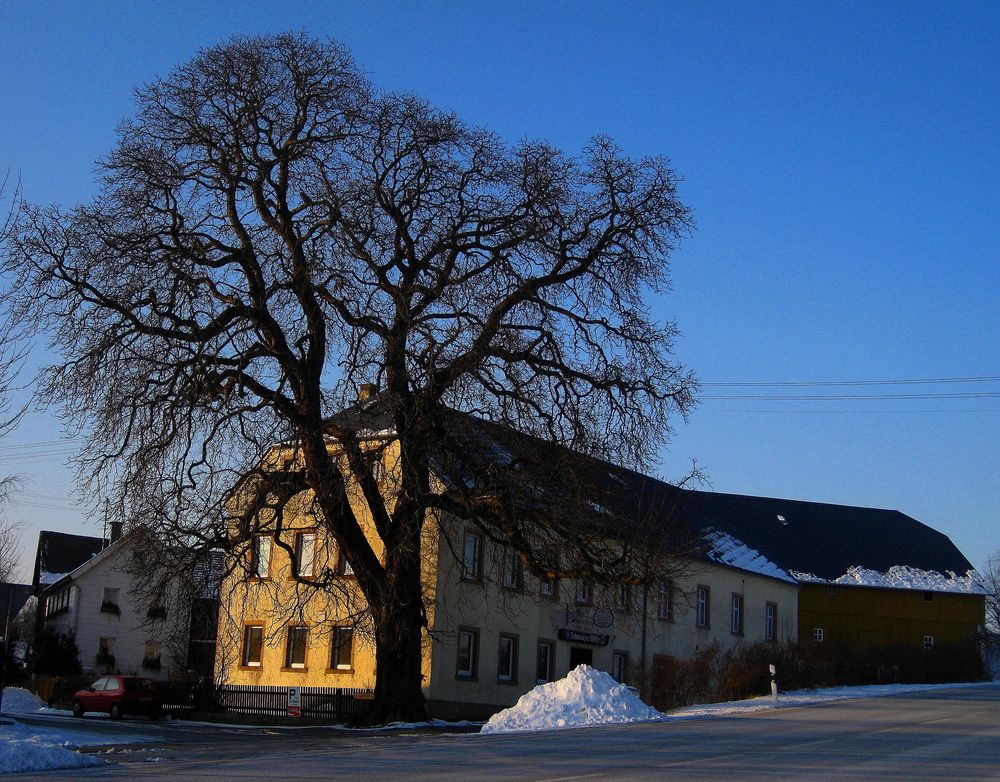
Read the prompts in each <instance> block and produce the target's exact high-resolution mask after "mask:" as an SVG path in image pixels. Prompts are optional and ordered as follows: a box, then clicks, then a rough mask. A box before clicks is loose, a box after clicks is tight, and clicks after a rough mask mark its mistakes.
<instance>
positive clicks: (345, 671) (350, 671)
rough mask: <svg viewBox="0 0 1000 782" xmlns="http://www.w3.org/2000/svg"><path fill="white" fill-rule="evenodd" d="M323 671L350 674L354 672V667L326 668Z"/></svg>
mask: <svg viewBox="0 0 1000 782" xmlns="http://www.w3.org/2000/svg"><path fill="white" fill-rule="evenodd" d="M296 670H301V669H296ZM324 673H340V674H344V673H347V674H352V673H354V669H353V668H327V669H326V671H324Z"/></svg>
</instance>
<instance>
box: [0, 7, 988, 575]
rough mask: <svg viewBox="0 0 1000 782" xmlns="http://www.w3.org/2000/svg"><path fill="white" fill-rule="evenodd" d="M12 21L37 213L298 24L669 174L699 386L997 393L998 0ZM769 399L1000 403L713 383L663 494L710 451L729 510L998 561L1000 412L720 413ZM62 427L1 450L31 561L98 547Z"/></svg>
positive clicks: (146, 11)
mask: <svg viewBox="0 0 1000 782" xmlns="http://www.w3.org/2000/svg"><path fill="white" fill-rule="evenodd" d="M0 19H2V20H3V23H2V24H0V142H2V143H0V170H3V169H5V168H7V167H9V168H10V169H11V170H12V171H13V172H14V173H15V174H19V175H20V177H21V181H22V184H23V187H24V191H25V194H26V196H27V197H28V198H29V199H31V200H34V201H42V202H49V201H58V202H73V201H77V200H83V199H87V198H88V197H89V196H90V195H92V194H93V192H94V179H93V161H94V160H95V159H96V158H97V157H98V156H100V155H102V154H104V153H105V152H107V151H108V150H109V149H110V148H111V146H112V144H113V142H114V127H115V125H116V123H117V122H118V121H119V120H120V119H121V118H123V117H125V116H127V115H128V114H129V113H130V112H131V110H132V108H131V88H132V87H133V86H134V85H137V84H139V83H142V82H144V81H146V80H148V79H150V78H151V77H152V76H154V75H156V74H164V73H166V72H167V71H168V70H169V69H170V68H171V67H172V66H174V65H177V64H180V63H182V62H184V61H186V60H188V59H189V58H190V57H192V56H193V55H194V54H195V53H196V52H197V50H198V49H199V48H200V47H203V46H209V45H212V44H214V43H217V42H219V41H221V40H223V39H225V38H227V37H229V36H232V35H235V34H242V33H269V32H279V31H284V30H289V29H293V30H306V31H308V32H310V33H312V34H315V35H317V36H324V37H325V36H330V37H335V38H337V39H339V40H341V41H342V42H344V43H345V44H347V45H348V46H349V47H350V48H351V49H352V50H353V52H354V54H355V56H356V57H357V59H358V61H359V62H360V63H361V64H362V66H363V67H364V68H365V69H366V70H367V72H368V73H369V74H370V76H371V77H372V79H373V80H374V81H375V82H376V83H378V84H380V85H382V86H383V87H387V88H392V89H401V90H411V91H414V92H416V93H418V94H420V95H423V96H424V97H426V98H428V99H429V100H431V101H433V102H434V103H436V104H438V105H439V106H442V107H445V108H449V109H453V110H455V111H456V112H457V113H458V114H459V115H460V116H462V117H463V118H464V119H466V120H467V121H469V122H471V123H475V124H481V125H484V126H486V127H489V128H491V129H493V130H495V131H497V132H499V133H500V134H502V135H503V136H505V137H507V138H508V139H511V140H517V139H519V138H521V137H523V136H530V137H544V138H548V139H550V140H552V141H554V142H556V143H558V144H560V145H562V146H563V147H564V148H565V149H567V150H577V149H579V148H580V147H581V146H582V145H583V144H584V143H585V142H586V140H587V139H588V138H589V137H590V136H591V135H593V134H595V133H599V132H600V133H609V134H611V135H613V136H614V137H615V138H616V139H617V140H618V141H619V142H620V143H621V144H622V145H623V146H624V147H625V148H626V150H628V151H629V152H630V153H633V154H636V155H641V154H647V153H664V154H666V155H668V156H669V157H670V158H671V159H672V160H673V162H674V165H675V167H676V168H677V170H678V171H679V172H680V173H681V174H682V175H683V176H684V178H685V182H684V185H683V188H682V194H683V198H684V200H685V201H686V202H687V203H688V204H690V205H691V206H692V207H693V208H694V210H695V214H696V219H697V230H696V231H695V232H694V233H693V234H692V235H691V237H690V238H688V239H687V240H686V241H684V243H683V244H682V246H681V248H680V250H679V251H678V252H677V253H676V255H675V256H674V259H673V280H674V292H673V293H672V294H671V295H669V296H666V297H663V298H662V299H661V300H658V301H656V302H655V308H656V311H657V312H658V313H659V314H660V315H661V316H662V317H663V318H674V319H676V320H677V321H678V322H679V324H680V326H681V328H682V330H683V332H684V335H683V337H682V338H681V340H680V341H679V344H678V348H677V356H678V358H679V359H680V360H681V361H683V362H684V363H686V364H688V365H689V366H690V367H691V368H693V369H694V370H695V371H696V372H697V373H698V375H699V376H700V377H701V378H702V380H704V381H706V383H711V382H750V381H758V382H760V381H768V382H773V381H857V380H897V379H924V378H955V377H983V376H988V377H995V376H1000V343H998V335H1000V215H998V205H1000V101H998V96H1000V45H998V41H1000V5H997V4H995V3H993V4H987V3H977V2H962V3H953V2H942V3H936V4H928V3H917V2H908V3H901V2H899V3H897V2H879V3H850V2H836V3H832V2H831V3H814V2H801V1H800V2H788V3H706V2H696V3H666V2H662V3H625V2H614V3H601V4H598V3H593V4H588V3H582V2H576V3H570V2H565V3H559V2H537V0H536V2H523V3H513V2H512V3H503V2H489V3H485V2H482V3H477V2H474V0H470V1H467V2H438V3H430V2H427V3H418V2H413V3H403V2H393V3H381V4H380V3H373V2H357V3H355V2H340V3H337V2H321V3H320V2H312V3H311V2H301V1H299V2H295V3H276V2H267V3H256V2H249V1H248V0H244V1H243V2H232V3H221V2H220V3H205V2H176V1H175V2H159V3H149V2H135V1H132V2H127V3H126V2H103V3H102V2H88V3H83V2H79V3H51V2H41V1H40V0H33V1H32V2H10V1H9V0H2V1H0ZM776 392H785V393H793V394H801V393H826V394H840V395H843V394H873V393H876V394H885V393H923V394H926V393H973V392H975V393H994V394H996V393H997V392H1000V382H992V383H955V384H942V385H917V386H895V385H890V386H862V387H855V386H837V387H826V388H818V387H786V388H780V387H779V388H762V387H748V388H734V387H724V386H723V387H720V386H711V385H706V386H705V389H704V392H703V393H704V396H705V397H706V398H705V399H704V400H703V401H702V403H701V405H700V406H699V407H698V408H697V409H696V410H695V412H694V414H693V415H692V417H691V421H690V423H688V424H683V423H682V422H678V431H677V436H676V438H675V439H674V441H673V443H672V445H671V447H670V449H669V451H667V452H665V453H664V454H663V461H662V469H661V472H662V474H663V475H664V476H665V477H667V478H675V477H678V476H680V475H682V474H683V473H684V472H685V470H686V469H687V463H688V461H687V460H688V459H689V457H696V458H697V459H698V461H699V463H700V464H701V465H702V466H703V467H704V468H706V469H707V470H708V472H709V474H710V477H711V479H712V483H713V488H715V489H716V490H718V491H727V492H736V493H746V494H761V495H769V496H778V497H789V498H799V499H811V500H818V501H827V502H838V503H846V504H858V505H870V506H876V507H890V508H898V509H899V510H902V511H904V512H906V513H908V514H910V515H912V516H915V517H916V518H918V519H920V520H921V521H924V522H926V523H928V524H930V525H932V526H934V527H936V528H937V529H940V530H942V531H943V532H945V533H946V534H948V535H950V536H951V537H952V539H953V540H954V541H955V542H956V543H957V544H958V546H959V547H960V548H961V549H962V550H963V551H964V552H965V554H966V555H967V556H968V557H969V558H970V559H971V560H972V561H973V562H974V563H975V564H977V565H978V564H981V563H982V562H983V560H984V559H985V557H986V556H987V555H988V554H989V553H991V552H993V551H996V550H1000V524H998V511H997V509H998V508H1000V398H996V397H993V398H988V397H986V398H952V399H917V400H884V399H879V400H846V399H844V400H831V401H828V402H818V401H798V400H790V401H778V400H759V399H758V400H733V399H711V398H708V397H710V396H718V395H726V394H730V395H731V394H740V393H742V394H747V393H752V394H761V393H771V394H773V393H776ZM58 436H59V429H58V422H57V421H55V419H54V418H52V417H51V416H46V415H34V416H32V417H30V418H29V419H28V420H27V421H26V422H25V425H24V426H23V427H22V428H21V429H20V430H19V431H18V432H17V433H16V434H15V435H14V436H13V437H11V438H9V443H6V444H5V445H4V450H5V453H6V455H3V456H0V469H16V470H18V471H20V472H21V473H22V474H23V475H25V476H26V477H27V478H28V480H29V484H28V486H27V491H28V493H26V494H24V495H22V496H21V502H20V505H19V506H17V507H15V508H12V509H11V513H12V514H13V516H14V517H20V518H24V519H25V520H27V521H28V522H29V528H28V534H27V536H26V540H25V543H24V553H25V559H28V558H29V557H30V556H31V555H33V552H34V546H35V539H36V532H37V530H38V529H40V528H49V529H64V530H66V531H76V532H83V533H89V534H100V529H99V528H98V527H97V526H96V524H95V523H94V522H87V521H86V520H85V519H84V517H83V515H82V514H81V513H80V512H79V511H74V510H72V509H70V508H69V500H68V499H67V493H68V492H69V491H70V488H71V480H70V476H69V473H68V471H67V470H66V468H65V467H64V466H63V463H62V459H63V458H64V457H65V450H66V449H65V448H63V447H61V446H55V445H50V444H49V443H50V441H52V440H55V439H56V438H58ZM33 443H41V444H40V445H32V444H33ZM11 444H13V446H14V447H11ZM21 446H24V447H21Z"/></svg>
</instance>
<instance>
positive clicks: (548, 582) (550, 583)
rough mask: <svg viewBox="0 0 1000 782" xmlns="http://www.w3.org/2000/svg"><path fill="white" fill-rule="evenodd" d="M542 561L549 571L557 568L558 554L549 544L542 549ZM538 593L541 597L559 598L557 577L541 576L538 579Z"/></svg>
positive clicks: (554, 570)
mask: <svg viewBox="0 0 1000 782" xmlns="http://www.w3.org/2000/svg"><path fill="white" fill-rule="evenodd" d="M542 558H543V559H542V561H543V563H544V564H545V567H546V568H547V569H548V570H550V571H551V572H558V570H559V555H558V553H557V552H555V551H554V550H553V549H552V548H551V547H550V546H546V547H544V548H543V549H542ZM539 582H540V584H539V593H540V594H541V596H542V597H545V598H549V599H550V600H556V599H558V598H559V579H558V578H548V577H545V576H542V577H541V578H540V579H539Z"/></svg>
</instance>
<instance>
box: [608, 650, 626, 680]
mask: <svg viewBox="0 0 1000 782" xmlns="http://www.w3.org/2000/svg"><path fill="white" fill-rule="evenodd" d="M627 677H628V653H626V652H615V653H614V654H613V655H612V657H611V678H612V679H614V680H615V681H616V682H618V683H619V684H621V683H624V681H625V679H626V678H627Z"/></svg>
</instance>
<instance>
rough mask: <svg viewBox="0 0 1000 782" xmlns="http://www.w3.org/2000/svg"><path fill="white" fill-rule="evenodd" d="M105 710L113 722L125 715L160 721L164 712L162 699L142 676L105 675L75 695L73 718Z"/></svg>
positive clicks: (150, 682) (155, 688)
mask: <svg viewBox="0 0 1000 782" xmlns="http://www.w3.org/2000/svg"><path fill="white" fill-rule="evenodd" d="M88 711H103V712H107V713H108V714H110V715H111V718H112V719H116V720H118V719H121V718H122V717H123V716H124V715H126V714H141V715H145V716H146V717H149V718H150V719H151V720H158V719H159V718H160V715H161V714H162V713H163V699H162V697H161V696H160V691H159V690H158V689H157V687H156V684H155V683H154V682H153V680H152V679H146V678H143V677H142V676H102V677H101V678H100V679H98V680H97V681H96V682H94V683H93V684H91V685H90V686H89V687H87V688H85V689H82V690H79V691H78V692H77V693H76V694H75V695H73V716H74V717H82V716H83V715H84V712H88Z"/></svg>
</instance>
